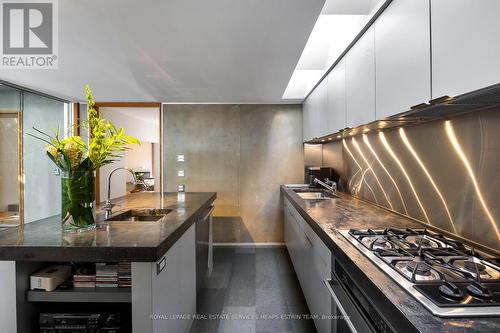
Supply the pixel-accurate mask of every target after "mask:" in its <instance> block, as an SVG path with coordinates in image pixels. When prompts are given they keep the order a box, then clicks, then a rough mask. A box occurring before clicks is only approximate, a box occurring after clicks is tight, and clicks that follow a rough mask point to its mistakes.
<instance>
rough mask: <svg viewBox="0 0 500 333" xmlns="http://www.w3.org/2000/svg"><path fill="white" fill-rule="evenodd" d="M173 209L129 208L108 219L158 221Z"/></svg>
mask: <svg viewBox="0 0 500 333" xmlns="http://www.w3.org/2000/svg"><path fill="white" fill-rule="evenodd" d="M171 211H172V209H154V208H143V209H129V210H126V211H124V212H121V213H119V214H117V215H115V216H111V217H110V218H109V219H107V220H106V221H117V222H118V221H119V222H157V221H159V220H161V219H162V218H163V217H164V216H165V215H167V214H168V213H170V212H171Z"/></svg>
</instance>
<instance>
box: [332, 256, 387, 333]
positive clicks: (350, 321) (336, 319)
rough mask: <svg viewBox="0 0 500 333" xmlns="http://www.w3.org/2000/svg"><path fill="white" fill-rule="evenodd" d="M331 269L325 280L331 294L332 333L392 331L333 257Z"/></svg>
mask: <svg viewBox="0 0 500 333" xmlns="http://www.w3.org/2000/svg"><path fill="white" fill-rule="evenodd" d="M332 271H333V272H332V278H331V279H329V280H326V281H325V283H326V285H327V287H328V290H329V291H330V294H331V296H332V319H331V320H332V333H344V332H353V333H355V332H358V333H365V332H394V331H393V330H392V329H391V328H390V327H389V325H388V324H387V323H386V322H385V320H384V319H383V317H382V316H381V315H380V313H379V311H378V310H377V309H376V308H375V307H374V306H373V304H372V303H371V302H370V301H369V300H368V298H367V297H366V296H365V295H364V294H363V292H362V291H361V290H360V289H359V287H358V286H357V285H356V283H355V282H354V281H353V280H352V279H351V277H350V276H349V274H347V272H346V271H345V270H344V268H343V267H342V266H341V265H340V264H339V263H338V262H337V261H336V260H335V259H334V260H333V265H332Z"/></svg>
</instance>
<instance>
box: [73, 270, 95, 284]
mask: <svg viewBox="0 0 500 333" xmlns="http://www.w3.org/2000/svg"><path fill="white" fill-rule="evenodd" d="M73 287H75V288H95V266H94V265H86V266H81V267H78V269H77V270H76V273H75V275H73Z"/></svg>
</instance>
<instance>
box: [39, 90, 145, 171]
mask: <svg viewBox="0 0 500 333" xmlns="http://www.w3.org/2000/svg"><path fill="white" fill-rule="evenodd" d="M85 93H86V96H87V113H88V117H89V120H88V121H83V122H82V124H81V125H80V127H81V128H84V129H86V131H87V133H88V135H89V137H88V145H87V144H86V143H85V141H84V140H83V139H82V137H80V136H77V135H74V136H69V137H67V138H64V139H61V137H60V135H59V130H58V131H57V132H55V133H54V135H53V136H51V135H49V134H47V133H44V132H42V131H40V130H38V129H37V128H36V127H33V129H34V130H35V131H36V132H38V133H39V134H41V135H42V137H41V136H37V135H33V134H30V135H31V136H33V137H35V138H37V139H39V140H42V141H44V142H45V143H47V156H48V157H49V158H50V159H51V160H52V161H53V162H54V164H55V165H56V166H57V167H58V168H59V169H60V170H61V171H67V172H77V171H89V170H97V169H99V168H100V167H102V166H104V165H106V164H110V163H113V162H114V161H115V160H116V159H117V158H120V157H121V156H122V154H123V153H124V152H125V151H126V150H129V149H130V145H134V144H140V142H139V140H137V139H136V138H134V137H132V136H128V135H125V133H124V130H123V128H120V129H117V128H116V126H115V125H114V124H113V123H112V122H111V121H109V120H106V119H101V118H99V116H98V115H97V110H96V109H95V108H94V106H95V102H94V98H93V96H92V91H91V90H90V87H89V86H88V85H86V86H85Z"/></svg>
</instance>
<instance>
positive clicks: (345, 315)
mask: <svg viewBox="0 0 500 333" xmlns="http://www.w3.org/2000/svg"><path fill="white" fill-rule="evenodd" d="M324 282H325V284H326V287H327V288H328V290H329V291H330V294H331V295H332V298H333V300H334V301H335V304H336V305H337V308H338V309H339V310H340V312H341V313H342V316H343V317H344V320H345V322H346V323H347V326H349V328H350V329H351V332H353V333H357V332H358V330H357V329H356V327H354V324H353V323H352V321H351V318H350V317H349V315H348V314H347V312H346V311H345V309H344V307H343V306H342V304H341V303H340V300H339V298H338V297H337V295H336V294H335V292H334V291H333V289H332V286H331V285H330V283H337V282H336V281H334V280H333V279H327V280H325V281H324Z"/></svg>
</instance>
